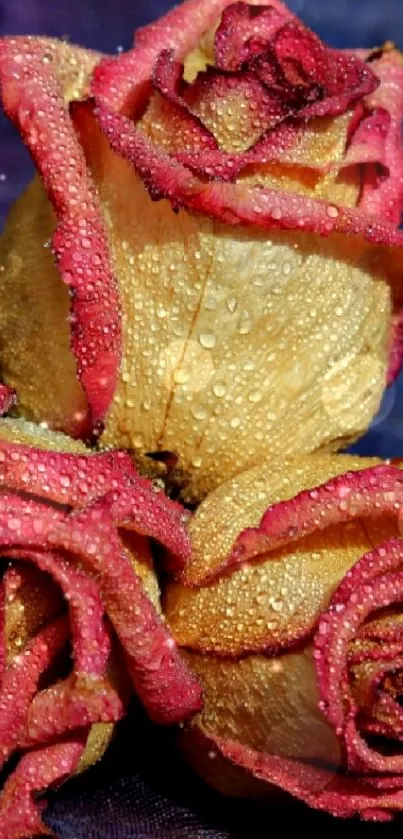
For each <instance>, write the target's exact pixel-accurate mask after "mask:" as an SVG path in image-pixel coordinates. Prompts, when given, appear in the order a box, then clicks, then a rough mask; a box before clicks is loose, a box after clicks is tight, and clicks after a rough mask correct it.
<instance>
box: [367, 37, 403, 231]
mask: <svg viewBox="0 0 403 839" xmlns="http://www.w3.org/2000/svg"><path fill="white" fill-rule="evenodd" d="M372 66H373V68H374V71H375V73H376V75H377V76H378V78H379V79H380V82H381V84H380V86H379V87H378V89H377V90H376V91H375V92H374V93H372V94H371V96H370V97H368V99H367V107H369V108H371V109H372V111H373V112H374V114H378V115H379V113H382V112H383V113H384V112H385V111H386V113H387V114H388V115H389V121H390V122H389V130H388V131H387V132H386V135H385V136H384V152H383V158H382V159H381V160H380V161H379V162H380V163H381V164H383V165H384V166H385V167H386V168H387V170H388V173H389V177H385V174H384V172H382V170H381V171H379V169H378V171H376V172H373V171H372V177H371V170H370V171H369V173H368V175H367V178H366V180H365V181H364V188H363V192H362V196H361V200H360V207H361V208H362V209H363V210H365V212H367V213H368V214H370V215H371V216H375V217H378V218H385V219H386V220H387V221H390V222H391V223H392V224H394V225H396V226H397V225H399V223H400V220H401V214H402V210H403V144H402V133H401V131H402V112H403V92H402V91H403V57H402V56H401V54H400V53H399V52H397V50H392V51H385V52H384V53H383V54H381V56H380V58H377V59H376V60H374V61H373V63H372ZM377 119H378V124H379V116H378V118H377ZM385 126H386V119H385V117H383V126H382V129H381V131H383V132H384V131H385ZM374 129H375V126H373V131H374ZM379 130H380V129H379V128H378V132H379ZM371 142H373V138H372V139H371Z"/></svg>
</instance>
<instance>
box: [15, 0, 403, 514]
mask: <svg viewBox="0 0 403 839" xmlns="http://www.w3.org/2000/svg"><path fill="white" fill-rule="evenodd" d="M0 79H1V90H2V98H3V103H4V108H5V111H6V113H7V114H8V116H9V117H10V118H11V119H12V120H13V122H14V123H15V124H16V126H17V127H18V128H19V130H20V132H21V135H22V138H23V140H24V142H25V144H26V145H27V147H28V149H29V150H30V152H31V155H32V157H33V159H34V161H35V164H36V166H37V169H38V173H39V175H40V177H41V181H42V183H41V182H40V181H39V180H38V179H36V180H35V181H34V182H33V184H31V186H30V187H29V188H28V190H27V191H26V193H25V194H24V195H23V196H22V197H21V199H20V200H19V201H18V202H17V204H16V205H15V207H14V209H13V210H12V212H11V215H10V218H9V221H8V224H7V227H6V231H5V233H4V237H3V240H2V246H1V258H0V262H1V264H2V267H3V269H4V270H3V272H2V274H1V277H0V297H1V306H0V311H1V315H0V338H1V341H0V346H1V355H0V360H1V365H2V371H3V374H4V381H5V383H6V384H7V385H8V386H9V387H10V388H15V389H16V391H17V393H18V397H19V411H20V414H21V415H24V416H25V417H27V418H29V419H34V420H37V421H46V422H47V423H48V424H49V425H50V426H51V427H52V428H55V429H62V430H64V431H66V432H68V433H69V434H70V435H73V436H81V437H84V438H86V437H89V436H91V434H92V435H94V434H98V435H102V436H101V439H102V442H103V443H104V444H108V445H113V446H114V447H117V448H122V447H123V448H129V449H131V450H133V451H134V453H135V455H136V457H137V460H138V462H139V463H141V462H142V460H143V457H144V455H145V454H147V453H149V452H152V453H155V452H158V451H173V452H176V453H177V455H178V458H179V459H178V465H177V470H176V472H177V480H178V481H179V483H180V485H181V486H182V488H183V487H185V496H184V497H187V498H189V499H190V498H192V497H193V498H195V499H196V500H197V499H198V498H200V497H201V496H203V495H204V494H206V492H207V491H208V490H209V489H211V488H214V487H215V486H216V485H218V484H219V483H220V482H221V481H222V480H224V479H227V478H228V477H230V476H232V475H233V474H235V473H236V472H239V471H240V470H241V469H243V468H246V467H248V466H251V465H253V464H256V463H259V462H260V461H261V460H262V458H263V457H265V456H267V455H268V447H267V433H268V432H269V433H270V454H271V456H272V457H274V458H276V457H280V456H281V457H283V456H284V455H285V454H291V453H294V454H295V453H298V452H308V451H311V450H315V449H317V448H318V447H322V448H323V447H325V446H326V447H328V448H333V449H336V448H337V447H339V446H340V445H341V443H342V442H343V441H345V440H346V439H353V438H355V437H357V436H358V435H359V434H360V433H361V432H362V431H363V430H364V429H365V428H366V427H367V426H368V423H369V422H370V420H371V418H372V417H373V415H374V413H375V412H376V410H377V408H378V405H379V402H380V398H381V394H382V390H383V387H384V384H385V380H386V374H387V368H388V365H389V372H390V375H395V374H396V372H397V370H398V368H399V366H400V361H401V329H400V278H401V275H402V270H403V264H402V263H403V260H402V242H403V235H402V234H401V233H399V232H398V230H397V227H398V222H399V219H400V213H401V209H402V194H403V189H402V183H403V179H402V174H403V154H402V143H401V135H400V124H401V116H402V109H403V92H402V91H403V63H402V58H401V56H400V54H399V53H398V52H397V51H395V50H392V49H389V47H388V48H385V50H376V51H374V52H372V53H371V52H367V53H365V54H364V53H363V52H362V51H361V52H359V53H357V54H354V53H352V52H351V51H350V52H343V51H340V50H336V49H332V48H330V47H327V46H326V45H325V44H324V43H322V42H321V41H320V39H319V38H318V37H317V36H316V35H315V34H314V33H313V32H311V31H310V30H309V29H307V27H305V26H304V25H303V24H302V23H301V21H300V20H299V19H298V18H297V17H295V15H293V14H292V13H291V12H290V11H289V10H288V9H287V8H286V7H285V6H284V5H282V4H281V3H279V2H278V0H275V2H272V3H271V4H270V5H267V6H262V5H256V4H251V5H248V4H245V3H235V4H232V5H231V4H229V3H228V0H189V2H187V3H184V4H183V5H182V6H179V7H178V8H177V9H174V10H172V11H170V12H169V13H168V14H167V15H166V16H165V17H163V18H162V19H161V20H160V21H158V22H157V23H155V24H151V25H150V26H149V27H146V28H145V29H142V30H140V32H138V33H137V35H136V39H135V46H134V48H133V49H132V50H130V51H129V52H127V53H125V54H122V55H120V56H118V57H114V58H101V57H100V56H99V55H96V54H94V53H90V52H88V51H85V50H82V49H80V48H76V47H72V46H70V45H66V44H61V43H59V42H57V41H48V40H46V39H35V38H31V39H29V38H13V39H4V40H3V41H2V42H1V49H0ZM90 94H91V95H92V99H91V100H87V101H84V102H83V101H77V100H83V99H85V97H88V96H89V95H90ZM144 187H146V189H145V188H144ZM156 199H164V200H160V201H158V202H156ZM234 452H236V456H235V457H234Z"/></svg>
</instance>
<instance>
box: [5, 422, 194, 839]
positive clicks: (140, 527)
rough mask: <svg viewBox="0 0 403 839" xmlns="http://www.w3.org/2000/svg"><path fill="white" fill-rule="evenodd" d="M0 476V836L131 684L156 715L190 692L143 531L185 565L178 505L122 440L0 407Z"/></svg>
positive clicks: (111, 715)
mask: <svg viewBox="0 0 403 839" xmlns="http://www.w3.org/2000/svg"><path fill="white" fill-rule="evenodd" d="M0 482H1V488H2V491H1V496H0V543H1V552H2V555H3V556H5V557H7V561H6V562H5V564H6V570H5V573H4V576H3V578H2V581H1V583H0V601H1V614H2V617H3V619H4V631H3V634H2V638H3V641H2V650H1V663H2V664H1V671H0V742H1V749H0V763H1V765H2V766H3V765H4V764H5V762H6V761H7V760H8V758H9V757H10V756H11V755H13V754H14V752H18V753H20V754H21V753H22V756H21V758H20V761H19V763H17V765H16V768H15V769H14V771H13V772H12V773H11V775H10V776H9V778H8V779H7V780H6V782H5V785H4V788H3V790H2V791H1V793H0V837H4V839H22V837H31V836H32V835H34V834H35V835H36V834H37V833H42V831H43V829H44V828H43V824H42V821H41V817H40V810H39V809H38V807H37V805H36V804H35V800H34V795H35V794H36V793H39V792H44V791H45V790H46V788H47V787H48V786H50V785H51V784H53V783H55V782H60V781H61V780H63V779H64V778H66V777H67V776H69V775H71V774H74V773H77V772H80V771H83V769H85V768H86V767H87V766H89V765H91V764H92V763H93V762H94V761H96V760H98V759H99V758H100V757H101V756H102V754H103V752H104V751H105V749H106V747H107V745H108V743H109V741H110V739H111V736H112V732H113V728H114V724H115V723H116V722H117V721H118V720H119V719H120V718H121V716H122V715H123V714H124V713H125V711H126V708H127V703H128V698H129V696H130V692H131V690H130V685H131V686H132V688H133V687H134V689H135V690H136V692H137V693H138V695H139V697H140V698H141V700H142V701H143V703H144V705H145V708H146V710H147V711H148V713H149V715H150V716H151V718H152V719H154V720H155V721H156V722H159V723H173V722H178V721H181V720H182V719H183V718H184V717H186V716H187V715H188V714H190V713H193V712H195V711H196V710H198V709H200V707H201V700H200V688H199V685H198V683H197V681H196V679H195V677H194V676H193V675H192V674H191V673H190V671H189V670H188V669H187V667H186V665H185V664H184V662H183V660H182V659H181V658H180V656H179V654H178V651H177V649H176V645H175V642H174V641H173V639H172V637H171V636H170V634H169V632H168V630H167V628H166V626H165V625H164V622H163V620H162V618H161V614H160V611H161V610H160V603H159V588H158V583H157V579H156V576H155V574H154V571H153V566H152V554H151V549H150V542H149V538H148V537H149V536H153V537H155V538H156V539H157V540H158V541H160V542H161V543H162V544H164V545H165V546H166V547H168V548H169V550H170V551H171V559H170V564H171V565H172V564H173V566H175V565H176V567H180V566H183V563H184V561H185V560H186V557H187V555H188V552H189V544H188V536H187V533H186V530H185V524H184V523H185V519H186V514H185V513H184V510H183V508H182V507H181V506H180V505H178V504H176V503H174V502H172V501H169V499H168V498H166V497H165V496H164V495H163V493H161V491H159V492H157V491H156V490H155V489H154V488H153V486H152V484H151V483H150V482H149V481H148V480H145V479H143V478H140V477H139V476H138V474H137V472H136V470H135V469H134V467H133V463H132V461H131V458H130V457H129V455H127V454H126V453H123V452H99V453H93V452H90V451H89V450H88V449H86V447H85V446H84V445H83V444H82V443H79V442H75V441H73V440H71V439H70V438H68V437H65V436H64V435H62V434H57V433H55V432H49V431H47V430H44V429H40V428H39V427H35V426H34V425H31V424H29V423H24V422H23V421H21V420H14V421H11V420H0ZM66 608H68V614H66ZM106 617H108V619H109V620H108V621H106V620H105V618H106ZM112 628H113V630H114V632H113V634H112V633H111V629H112ZM69 638H71V647H72V656H71V658H72V661H71V664H69V657H68V656H67V655H66V649H65V648H66V642H67V641H68V640H69ZM61 656H62V658H60V657H61ZM66 673H68V675H67V676H66Z"/></svg>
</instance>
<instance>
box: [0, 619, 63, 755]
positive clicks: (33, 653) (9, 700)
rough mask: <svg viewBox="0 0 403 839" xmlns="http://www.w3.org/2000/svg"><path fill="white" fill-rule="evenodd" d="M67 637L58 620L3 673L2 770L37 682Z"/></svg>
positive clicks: (20, 732) (0, 714)
mask: <svg viewBox="0 0 403 839" xmlns="http://www.w3.org/2000/svg"><path fill="white" fill-rule="evenodd" d="M67 637H68V624H67V622H66V620H65V619H63V618H60V619H59V620H58V621H55V622H54V623H52V624H50V625H49V626H46V627H45V628H44V629H42V630H40V632H38V634H37V635H36V636H35V638H33V640H32V641H30V643H29V644H28V645H27V646H26V647H25V649H24V650H23V651H22V653H21V655H19V656H17V657H16V658H15V659H14V660H13V661H12V663H11V664H10V665H9V666H8V667H7V669H6V670H5V672H4V674H3V678H2V681H1V687H0V741H1V747H0V764H1V766H3V765H4V763H5V761H6V760H7V759H8V758H9V756H10V754H11V753H12V751H13V750H14V749H15V748H16V747H17V746H18V745H19V741H20V738H21V736H22V735H23V732H24V730H25V726H26V721H27V714H28V709H29V706H30V704H31V701H32V699H33V697H34V696H35V694H36V692H37V689H38V683H39V679H40V677H41V675H42V673H44V672H45V670H46V669H47V668H48V667H49V665H50V664H51V663H52V661H53V660H54V659H55V657H56V655H57V654H58V653H59V652H60V651H61V650H62V649H63V647H64V645H65V643H66V640H67Z"/></svg>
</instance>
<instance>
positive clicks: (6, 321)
mask: <svg viewBox="0 0 403 839" xmlns="http://www.w3.org/2000/svg"><path fill="white" fill-rule="evenodd" d="M94 131H95V130H94ZM87 153H88V155H89V157H90V163H91V167H92V174H93V177H94V180H95V182H96V183H97V186H98V191H99V195H100V198H101V203H102V206H103V209H104V214H105V220H106V224H107V227H108V230H109V236H110V243H111V247H112V252H113V258H114V263H115V270H116V273H117V276H118V279H119V284H120V294H121V302H122V310H123V341H124V345H123V357H122V363H121V369H120V375H119V380H118V385H117V390H116V393H115V398H114V401H113V404H112V406H111V409H110V411H109V414H108V417H107V421H106V429H105V433H104V437H103V442H104V443H105V444H108V445H113V446H115V447H128V448H130V449H133V450H134V452H135V454H136V455H137V456H138V457H142V456H143V455H144V454H145V453H146V452H149V451H155V450H163V449H165V450H166V449H171V450H175V451H177V452H178V454H179V457H180V461H179V467H180V470H181V472H182V475H183V482H184V483H185V484H187V491H186V494H187V497H188V498H192V497H193V498H200V497H201V496H203V495H205V494H206V493H207V492H208V491H209V490H211V489H212V488H214V487H215V486H217V485H218V484H219V483H221V482H222V481H223V480H225V479H227V478H228V477H230V476H232V475H233V474H235V473H237V472H239V471H241V470H242V469H245V468H247V467H249V466H252V465H253V464H255V463H259V462H260V461H261V460H262V458H264V457H267V456H268V454H270V456H272V457H273V459H276V458H279V457H280V456H281V457H283V456H287V455H289V454H298V453H301V452H309V451H314V450H316V449H318V448H323V447H329V448H337V447H339V446H340V445H341V444H342V442H344V441H345V440H347V439H348V440H349V439H354V438H355V437H357V436H359V435H360V434H361V433H362V432H363V431H364V430H365V428H366V427H367V425H368V424H369V422H370V420H371V418H372V416H373V415H374V413H375V412H376V410H377V408H378V405H379V402H380V398H381V394H382V390H383V387H384V381H385V369H386V354H387V344H388V338H389V326H390V314H391V292H390V288H389V286H388V284H387V282H386V280H385V266H384V264H383V263H382V261H379V262H377V263H375V261H374V260H373V258H372V253H373V252H372V250H371V248H370V247H369V246H367V245H366V244H365V243H364V242H362V241H361V240H357V239H353V238H350V239H348V238H346V237H343V236H336V235H335V236H332V237H331V238H329V239H328V240H323V239H321V238H320V237H318V236H315V235H309V234H302V233H297V232H295V231H291V232H277V231H273V232H272V233H271V234H270V236H269V237H268V235H267V234H265V233H263V232H259V231H257V230H253V229H251V228H242V229H241V228H235V227H227V226H225V225H222V224H218V223H214V222H212V221H211V220H210V219H208V218H201V217H196V216H192V215H191V214H189V213H187V212H185V211H182V212H180V213H179V214H178V215H176V214H175V213H174V212H173V211H172V209H171V207H170V206H169V204H168V203H167V202H166V201H161V202H159V203H154V202H152V201H151V199H150V198H149V196H148V195H147V193H146V192H145V189H144V187H143V186H142V185H141V184H140V182H139V180H138V178H137V176H136V175H135V174H134V172H133V170H132V169H131V168H130V167H129V165H128V164H127V163H126V162H125V161H124V160H122V159H121V158H119V157H117V156H116V155H114V154H113V153H112V152H111V151H110V149H109V147H108V146H107V143H106V140H105V139H103V138H100V137H99V136H97V135H96V133H94V135H93V136H92V138H91V148H90V149H87ZM45 203H46V202H45V199H44V197H43V196H39V195H38V194H37V195H36V199H35V201H34V207H35V213H34V215H32V213H31V218H30V219H28V218H27V216H26V215H23V216H22V219H21V218H20V215H21V212H22V208H21V209H20V211H19V214H18V215H19V217H18V218H17V214H15V215H14V222H13V225H12V226H13V227H15V225H17V226H19V225H20V224H23V227H24V237H25V238H23V237H22V236H20V237H19V257H20V261H19V262H18V265H14V268H13V269H12V270H11V269H10V259H11V262H12V250H11V251H10V250H9V246H8V245H7V242H6V243H5V245H6V247H5V251H4V257H3V263H4V264H5V271H4V272H3V274H2V277H1V280H0V283H1V287H0V302H1V307H2V309H1V310H2V314H1V317H0V338H1V341H2V344H3V343H4V348H3V350H2V359H3V365H4V371H5V373H6V376H5V379H6V381H7V383H10V384H12V385H14V386H16V387H17V389H19V390H20V394H21V410H22V411H23V412H24V414H25V415H27V416H29V417H34V418H35V419H37V420H38V419H39V420H43V419H45V420H46V421H48V422H50V423H51V424H52V425H56V426H58V425H60V421H61V420H60V418H61V417H62V416H63V415H64V414H65V411H66V410H68V409H70V412H71V406H72V405H73V409H74V410H75V408H76V406H77V411H80V410H82V407H83V405H82V402H80V398H81V397H82V394H81V391H80V389H79V387H78V385H77V384H76V383H74V372H75V363H74V361H73V359H72V357H71V356H69V350H68V334H67V326H66V312H67V300H66V294H65V289H64V288H63V287H62V284H61V283H60V281H59V279H58V277H57V274H56V271H55V269H54V268H53V266H52V268H50V264H49V261H48V259H49V254H47V255H46V257H45V259H44V258H43V253H44V250H43V248H42V247H41V245H40V246H39V245H38V228H37V226H36V230H35V232H34V227H35V224H36V217H37V216H38V214H40V215H42V216H43V215H44V214H45V215H46V213H48V216H49V211H48V210H46V211H45ZM33 223H34V224H33ZM41 231H42V233H41V235H39V239H40V240H41V242H42V243H43V240H44V238H45V237H44V230H43V228H41ZM49 233H50V230H49ZM7 235H8V237H10V235H11V226H10V227H9V232H8V234H7ZM48 235H49V234H48ZM27 240H28V241H29V242H31V243H32V248H31V250H30V248H27V247H26V241H27ZM8 241H9V240H8ZM23 242H24V245H23ZM33 249H35V255H36V256H38V251H40V252H41V253H42V260H39V261H37V259H33V260H32V261H31V260H30V257H29V254H30V252H31V253H32V252H33ZM7 254H8V255H7ZM13 289H15V295H16V296H17V295H18V300H20V299H21V295H23V294H24V310H23V311H21V310H18V316H17V310H16V303H15V299H16V297H14V296H13V295H14V290H13ZM39 290H40V291H39ZM53 298H54V302H53ZM17 320H18V324H19V325H18V331H17V332H15V329H16V327H17V323H16V322H17ZM11 333H13V335H14V338H13V341H12V340H11ZM15 335H16V336H17V337H15ZM55 335H57V336H59V337H58V339H57V341H58V343H57V345H55V338H54V336H55ZM52 340H53V344H52ZM44 353H45V356H44ZM38 359H40V363H38ZM62 371H63V372H62ZM80 394H81V396H80Z"/></svg>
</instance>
